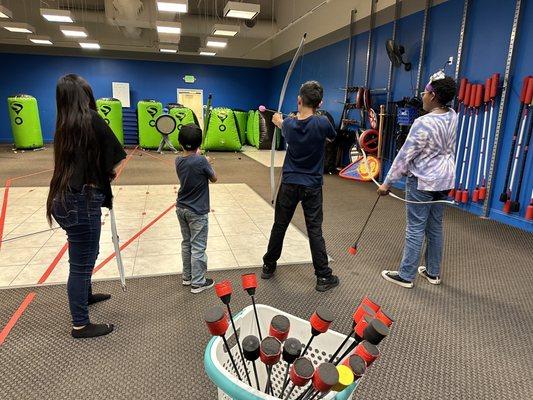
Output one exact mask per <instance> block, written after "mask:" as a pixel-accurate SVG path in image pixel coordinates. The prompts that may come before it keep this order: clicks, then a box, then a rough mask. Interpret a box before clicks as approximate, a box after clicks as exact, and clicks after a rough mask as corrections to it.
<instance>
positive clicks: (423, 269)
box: [418, 265, 441, 285]
mask: <svg viewBox="0 0 533 400" xmlns="http://www.w3.org/2000/svg"><path fill="white" fill-rule="evenodd" d="M418 273H419V274H420V275H422V276H423V277H424V278H426V279H427V280H428V282H429V283H431V284H432V285H440V282H441V280H440V276H436V277H434V278H432V277H431V276H429V275H428V271H427V269H426V267H425V266H424V265H421V266H420V267H418Z"/></svg>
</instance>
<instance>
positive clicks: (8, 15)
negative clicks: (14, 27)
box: [0, 5, 13, 19]
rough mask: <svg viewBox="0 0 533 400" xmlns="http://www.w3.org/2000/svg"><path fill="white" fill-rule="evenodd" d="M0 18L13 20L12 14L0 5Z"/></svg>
mask: <svg viewBox="0 0 533 400" xmlns="http://www.w3.org/2000/svg"><path fill="white" fill-rule="evenodd" d="M0 18H5V19H11V18H13V13H12V12H11V10H10V9H9V8H7V7H5V6H2V5H0Z"/></svg>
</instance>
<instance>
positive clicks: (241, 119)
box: [233, 109, 248, 144]
mask: <svg viewBox="0 0 533 400" xmlns="http://www.w3.org/2000/svg"><path fill="white" fill-rule="evenodd" d="M233 112H234V113H235V118H237V125H238V126H239V135H240V136H239V137H240V139H241V144H245V143H246V124H247V122H248V113H247V112H246V111H244V110H239V109H234V110H233Z"/></svg>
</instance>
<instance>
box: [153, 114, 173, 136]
mask: <svg viewBox="0 0 533 400" xmlns="http://www.w3.org/2000/svg"><path fill="white" fill-rule="evenodd" d="M155 128H156V129H157V131H158V132H159V133H160V134H161V135H164V136H167V135H170V134H171V133H172V132H174V130H175V129H176V120H175V119H174V117H172V115H169V114H162V115H160V116H159V117H157V120H156V121H155Z"/></svg>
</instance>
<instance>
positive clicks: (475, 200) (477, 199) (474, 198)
mask: <svg viewBox="0 0 533 400" xmlns="http://www.w3.org/2000/svg"><path fill="white" fill-rule="evenodd" d="M472 201H474V202H478V201H479V190H478V189H474V194H472Z"/></svg>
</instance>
